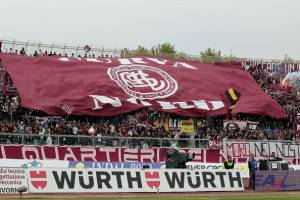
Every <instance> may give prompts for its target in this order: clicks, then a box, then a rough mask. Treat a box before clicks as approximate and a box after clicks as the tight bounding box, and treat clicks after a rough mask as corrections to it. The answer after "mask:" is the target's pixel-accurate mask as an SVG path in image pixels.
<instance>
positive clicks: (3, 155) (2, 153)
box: [0, 146, 6, 159]
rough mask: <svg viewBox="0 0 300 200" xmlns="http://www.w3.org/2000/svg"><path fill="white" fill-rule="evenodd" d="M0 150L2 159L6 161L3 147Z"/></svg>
mask: <svg viewBox="0 0 300 200" xmlns="http://www.w3.org/2000/svg"><path fill="white" fill-rule="evenodd" d="M0 149H1V155H2V158H3V159H6V153H5V150H4V146H0Z"/></svg>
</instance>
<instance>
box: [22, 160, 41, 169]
mask: <svg viewBox="0 0 300 200" xmlns="http://www.w3.org/2000/svg"><path fill="white" fill-rule="evenodd" d="M41 167H43V164H42V163H41V162H39V161H36V160H33V161H30V162H27V163H24V164H22V165H21V168H24V169H28V168H41Z"/></svg>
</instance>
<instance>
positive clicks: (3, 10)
mask: <svg viewBox="0 0 300 200" xmlns="http://www.w3.org/2000/svg"><path fill="white" fill-rule="evenodd" d="M0 38H11V39H17V40H20V41H27V40H32V41H41V42H44V43H53V42H55V43H65V42H66V43H67V44H70V45H77V44H78V43H79V44H93V45H104V46H105V47H107V48H116V47H118V48H121V47H127V48H130V49H132V48H136V47H137V46H138V45H139V44H141V45H143V46H146V47H151V46H152V45H155V44H158V43H162V42H167V41H168V42H171V43H172V44H174V45H175V47H176V49H177V50H180V51H185V52H186V53H188V54H193V55H196V54H199V51H201V50H204V49H206V48H207V47H212V48H215V49H218V50H221V51H222V52H223V53H225V54H230V52H232V53H233V54H235V55H237V56H240V57H258V58H283V57H284V55H285V54H288V55H289V56H291V57H292V58H295V59H300V1H299V0H0Z"/></svg>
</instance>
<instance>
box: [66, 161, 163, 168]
mask: <svg viewBox="0 0 300 200" xmlns="http://www.w3.org/2000/svg"><path fill="white" fill-rule="evenodd" d="M62 162H64V161H62ZM68 167H69V168H77V169H82V168H95V169H143V168H150V169H160V168H161V167H162V164H161V163H152V162H148V163H139V162H86V161H69V166H68Z"/></svg>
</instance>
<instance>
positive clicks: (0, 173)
mask: <svg viewBox="0 0 300 200" xmlns="http://www.w3.org/2000/svg"><path fill="white" fill-rule="evenodd" d="M22 186H25V187H27V174H26V170H25V169H22V168H0V194H15V193H18V192H17V188H19V187H22Z"/></svg>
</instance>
